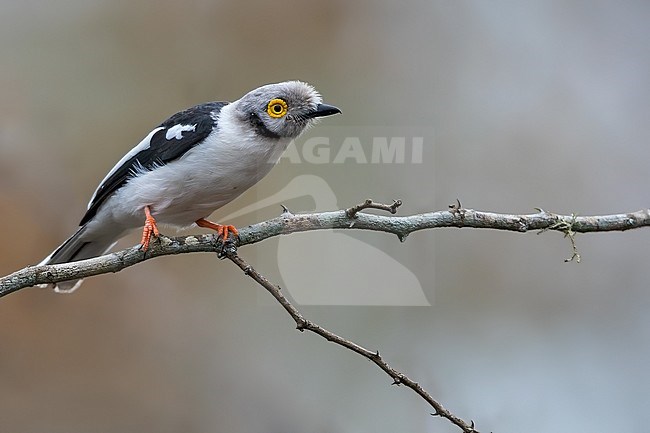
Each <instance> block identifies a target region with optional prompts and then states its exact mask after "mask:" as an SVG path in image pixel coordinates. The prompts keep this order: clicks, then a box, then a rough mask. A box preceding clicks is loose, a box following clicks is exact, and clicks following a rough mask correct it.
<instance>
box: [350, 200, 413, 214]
mask: <svg viewBox="0 0 650 433" xmlns="http://www.w3.org/2000/svg"><path fill="white" fill-rule="evenodd" d="M401 205H402V200H393V204H382V203H375V202H374V201H372V200H371V199H367V200H366V201H364V202H363V203H359V204H357V205H354V206H352V207H351V208H349V209H346V210H345V214H346V215H347V216H348V218H355V217H356V216H357V214H358V213H359V212H361V211H362V210H364V209H379V210H384V211H386V212H390V213H391V214H393V215H395V214H396V213H397V208H398V207H400V206H401Z"/></svg>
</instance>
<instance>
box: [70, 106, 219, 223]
mask: <svg viewBox="0 0 650 433" xmlns="http://www.w3.org/2000/svg"><path fill="white" fill-rule="evenodd" d="M227 104H228V103H227V102H209V103H206V104H201V105H197V106H195V107H192V108H188V109H187V110H184V111H181V112H179V113H176V114H174V115H173V116H171V117H170V118H169V119H167V120H165V121H164V122H163V123H161V124H160V126H159V127H158V128H156V129H154V131H155V132H154V133H153V134H151V133H150V134H149V136H147V138H148V139H145V140H143V141H142V142H140V144H138V145H137V146H136V147H135V148H133V150H131V151H130V152H129V153H127V154H126V155H125V156H124V158H122V160H120V162H118V163H117V165H116V166H115V167H113V169H112V170H111V171H110V172H109V174H108V175H107V176H106V178H105V179H104V180H103V181H102V183H101V184H100V185H99V187H98V188H97V190H96V191H95V194H94V195H93V198H92V199H91V201H90V204H89V205H88V210H87V211H86V214H85V215H84V217H83V218H82V219H81V222H80V223H79V225H84V224H85V223H87V222H88V221H90V219H91V218H92V217H94V216H95V215H96V214H97V210H98V209H99V207H100V206H101V205H102V204H103V203H104V201H106V199H107V198H109V197H110V196H111V195H113V193H114V192H115V191H117V190H118V189H119V188H120V187H121V186H122V185H124V184H125V183H126V182H127V181H128V180H129V178H130V177H131V176H133V175H134V173H136V172H140V171H142V170H152V169H154V168H155V167H157V166H161V165H164V164H166V163H168V162H170V161H173V160H175V159H177V158H180V157H181V156H182V155H183V154H185V152H187V151H188V150H190V149H191V148H192V147H194V146H196V145H197V144H199V143H200V142H201V141H203V140H205V138H206V137H207V136H208V135H209V134H210V132H212V130H213V129H214V128H216V126H217V120H216V118H217V115H218V114H219V112H220V111H221V109H222V108H223V107H224V106H226V105H227ZM173 128H176V129H173ZM168 133H170V135H169V136H168ZM168 137H169V138H168Z"/></svg>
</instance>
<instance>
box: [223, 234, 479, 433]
mask: <svg viewBox="0 0 650 433" xmlns="http://www.w3.org/2000/svg"><path fill="white" fill-rule="evenodd" d="M224 253H225V255H226V257H227V258H228V259H230V260H231V261H232V262H233V263H235V264H236V265H237V266H239V268H240V269H241V270H242V271H244V274H245V275H247V276H249V277H251V278H252V279H253V280H255V281H256V282H257V283H258V284H259V285H260V286H262V287H264V288H265V289H266V290H267V291H268V292H269V293H270V294H271V295H272V296H273V297H274V298H275V299H276V300H277V301H278V302H279V303H280V305H282V307H283V308H284V309H285V311H286V312H287V313H289V315H290V316H291V318H292V319H293V320H294V322H296V328H297V329H298V330H299V331H310V332H313V333H315V334H317V335H320V336H321V337H323V338H325V339H326V340H327V341H330V342H332V343H335V344H338V345H339V346H342V347H344V348H346V349H349V350H351V351H353V352H355V353H357V354H359V355H361V356H363V357H364V358H366V359H369V360H370V361H372V362H374V363H375V364H376V365H377V366H378V367H379V368H380V369H382V370H383V371H384V372H385V373H386V374H388V375H389V376H390V377H391V378H392V379H393V383H392V385H404V386H406V387H408V388H410V389H411V390H413V391H414V392H415V393H416V394H418V395H419V396H420V397H422V398H423V399H424V400H425V401H426V402H427V403H429V404H430V405H431V407H433V409H434V410H435V412H434V413H435V415H436V416H439V417H442V418H445V419H447V420H449V421H450V422H451V423H452V424H454V425H456V426H458V427H460V428H461V430H462V431H463V432H465V433H478V432H477V430H475V429H474V422H473V421H472V422H470V423H467V422H465V421H464V420H462V419H461V418H458V417H457V416H455V415H453V414H452V413H451V412H449V411H448V410H447V409H445V408H444V407H443V406H442V404H440V403H439V402H437V401H436V400H435V399H434V398H433V397H432V396H431V394H429V393H428V392H427V391H425V390H424V388H422V386H420V384H418V383H417V382H415V381H413V380H411V379H410V378H409V377H408V376H406V375H405V374H404V373H401V372H399V371H397V370H395V369H394V368H392V367H391V366H390V365H388V363H387V362H386V361H384V359H383V358H382V357H381V355H380V354H379V351H376V352H373V351H371V350H368V349H366V348H365V347H363V346H360V345H358V344H356V343H354V342H353V341H350V340H347V339H345V338H343V337H341V336H339V335H337V334H335V333H333V332H331V331H329V330H327V329H325V328H323V327H322V326H320V325H317V324H316V323H314V322H312V321H310V320H307V319H305V317H304V316H303V315H302V314H301V313H300V311H298V309H297V308H296V307H294V306H293V304H292V303H291V302H290V301H289V300H288V299H287V298H286V297H285V296H284V295H283V294H282V291H281V289H280V286H277V285H275V284H273V283H271V282H270V281H269V280H268V279H267V278H266V277H264V276H263V275H261V274H260V273H259V272H257V271H256V270H255V269H254V268H253V267H252V266H251V265H249V264H248V263H247V262H246V261H245V260H244V259H242V258H241V257H240V256H239V255H238V254H237V250H236V249H235V248H234V246H233V247H231V248H227V247H226V248H225V249H224Z"/></svg>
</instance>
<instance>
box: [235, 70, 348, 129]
mask: <svg viewBox="0 0 650 433" xmlns="http://www.w3.org/2000/svg"><path fill="white" fill-rule="evenodd" d="M234 104H237V107H236V109H237V114H238V115H239V117H240V119H241V120H242V121H245V122H249V123H250V125H251V126H252V127H253V128H254V129H255V131H256V132H257V133H258V134H260V135H262V136H264V137H269V138H296V137H297V136H298V135H300V133H302V132H303V131H304V130H305V128H306V127H307V126H309V125H310V124H311V123H312V121H313V119H315V118H317V117H324V116H330V115H332V114H336V113H340V112H341V110H339V109H338V108H336V107H334V106H331V105H326V104H323V103H322V98H321V96H320V95H319V94H318V92H317V91H316V90H315V89H314V88H313V87H312V86H310V85H309V84H307V83H303V82H300V81H287V82H284V83H277V84H269V85H266V86H262V87H259V88H257V89H255V90H253V91H251V92H249V93H247V94H246V95H244V96H243V97H242V98H241V99H240V100H238V101H236V102H234Z"/></svg>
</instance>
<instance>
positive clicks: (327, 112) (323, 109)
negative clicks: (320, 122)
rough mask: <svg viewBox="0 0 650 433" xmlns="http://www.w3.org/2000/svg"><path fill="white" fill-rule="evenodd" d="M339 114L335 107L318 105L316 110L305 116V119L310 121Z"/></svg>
mask: <svg viewBox="0 0 650 433" xmlns="http://www.w3.org/2000/svg"><path fill="white" fill-rule="evenodd" d="M340 112H341V110H339V109H338V108H337V107H335V106H333V105H327V104H318V105H317V106H316V110H315V111H312V112H311V113H309V114H307V117H308V118H309V119H312V118H314V117H325V116H331V115H333V114H339V113H340Z"/></svg>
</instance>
